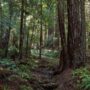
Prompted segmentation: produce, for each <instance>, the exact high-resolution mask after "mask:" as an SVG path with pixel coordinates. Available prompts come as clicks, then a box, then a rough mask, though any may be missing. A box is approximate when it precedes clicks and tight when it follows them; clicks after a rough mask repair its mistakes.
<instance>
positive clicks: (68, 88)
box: [0, 58, 78, 90]
mask: <svg viewBox="0 0 90 90" xmlns="http://www.w3.org/2000/svg"><path fill="white" fill-rule="evenodd" d="M35 60H36V62H37V67H36V68H34V69H32V70H31V74H32V78H31V79H27V80H24V79H22V78H20V77H19V76H17V75H15V74H12V73H13V72H12V71H10V72H9V71H7V70H2V68H0V70H1V71H0V76H1V77H0V90H78V89H77V88H76V84H75V80H73V78H72V70H71V69H66V70H65V71H63V72H62V73H60V74H57V75H54V74H53V73H54V71H55V69H56V67H57V63H58V60H57V59H56V60H52V59H51V60H50V59H48V58H42V59H41V60H40V59H38V58H37V59H35ZM3 73H4V75H3ZM10 75H11V76H10ZM2 76H5V77H6V78H8V77H9V78H10V79H9V81H8V80H7V79H5V80H3V82H2V80H1V79H2ZM20 85H27V86H28V85H30V86H31V87H32V89H20ZM3 87H4V88H5V89H4V88H3ZM24 88H25V87H24Z"/></svg>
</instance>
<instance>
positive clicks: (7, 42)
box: [5, 0, 13, 57]
mask: <svg viewBox="0 0 90 90" xmlns="http://www.w3.org/2000/svg"><path fill="white" fill-rule="evenodd" d="M8 5H9V20H10V21H9V22H10V24H9V29H8V30H7V33H6V34H7V35H6V36H7V37H6V39H7V41H6V47H5V57H7V54H8V44H9V38H10V31H11V22H12V12H13V10H12V0H9V1H8Z"/></svg>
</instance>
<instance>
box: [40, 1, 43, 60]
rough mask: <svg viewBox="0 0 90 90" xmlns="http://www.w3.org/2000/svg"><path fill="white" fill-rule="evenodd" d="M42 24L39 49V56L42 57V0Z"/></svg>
mask: <svg viewBox="0 0 90 90" xmlns="http://www.w3.org/2000/svg"><path fill="white" fill-rule="evenodd" d="M40 24H41V30H40V50H39V58H40V59H41V56H42V44H43V43H42V0H41V21H40Z"/></svg>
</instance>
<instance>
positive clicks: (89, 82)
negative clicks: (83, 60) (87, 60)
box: [73, 68, 90, 90]
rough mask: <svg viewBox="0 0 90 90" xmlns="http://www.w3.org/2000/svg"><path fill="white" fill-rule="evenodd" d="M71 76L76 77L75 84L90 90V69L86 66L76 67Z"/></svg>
mask: <svg viewBox="0 0 90 90" xmlns="http://www.w3.org/2000/svg"><path fill="white" fill-rule="evenodd" d="M73 76H74V78H75V77H76V78H77V84H78V86H79V87H80V88H81V90H83V89H84V90H90V71H89V69H88V68H80V69H76V70H75V71H74V72H73Z"/></svg>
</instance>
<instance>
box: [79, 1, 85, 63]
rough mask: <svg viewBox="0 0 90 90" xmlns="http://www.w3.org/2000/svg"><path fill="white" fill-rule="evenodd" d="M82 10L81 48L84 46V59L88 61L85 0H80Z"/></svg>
mask: <svg viewBox="0 0 90 90" xmlns="http://www.w3.org/2000/svg"><path fill="white" fill-rule="evenodd" d="M80 11H81V14H80V15H81V48H82V56H83V57H82V60H83V62H84V63H85V61H86V53H85V52H86V23H85V22H86V20H85V0H80Z"/></svg>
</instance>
